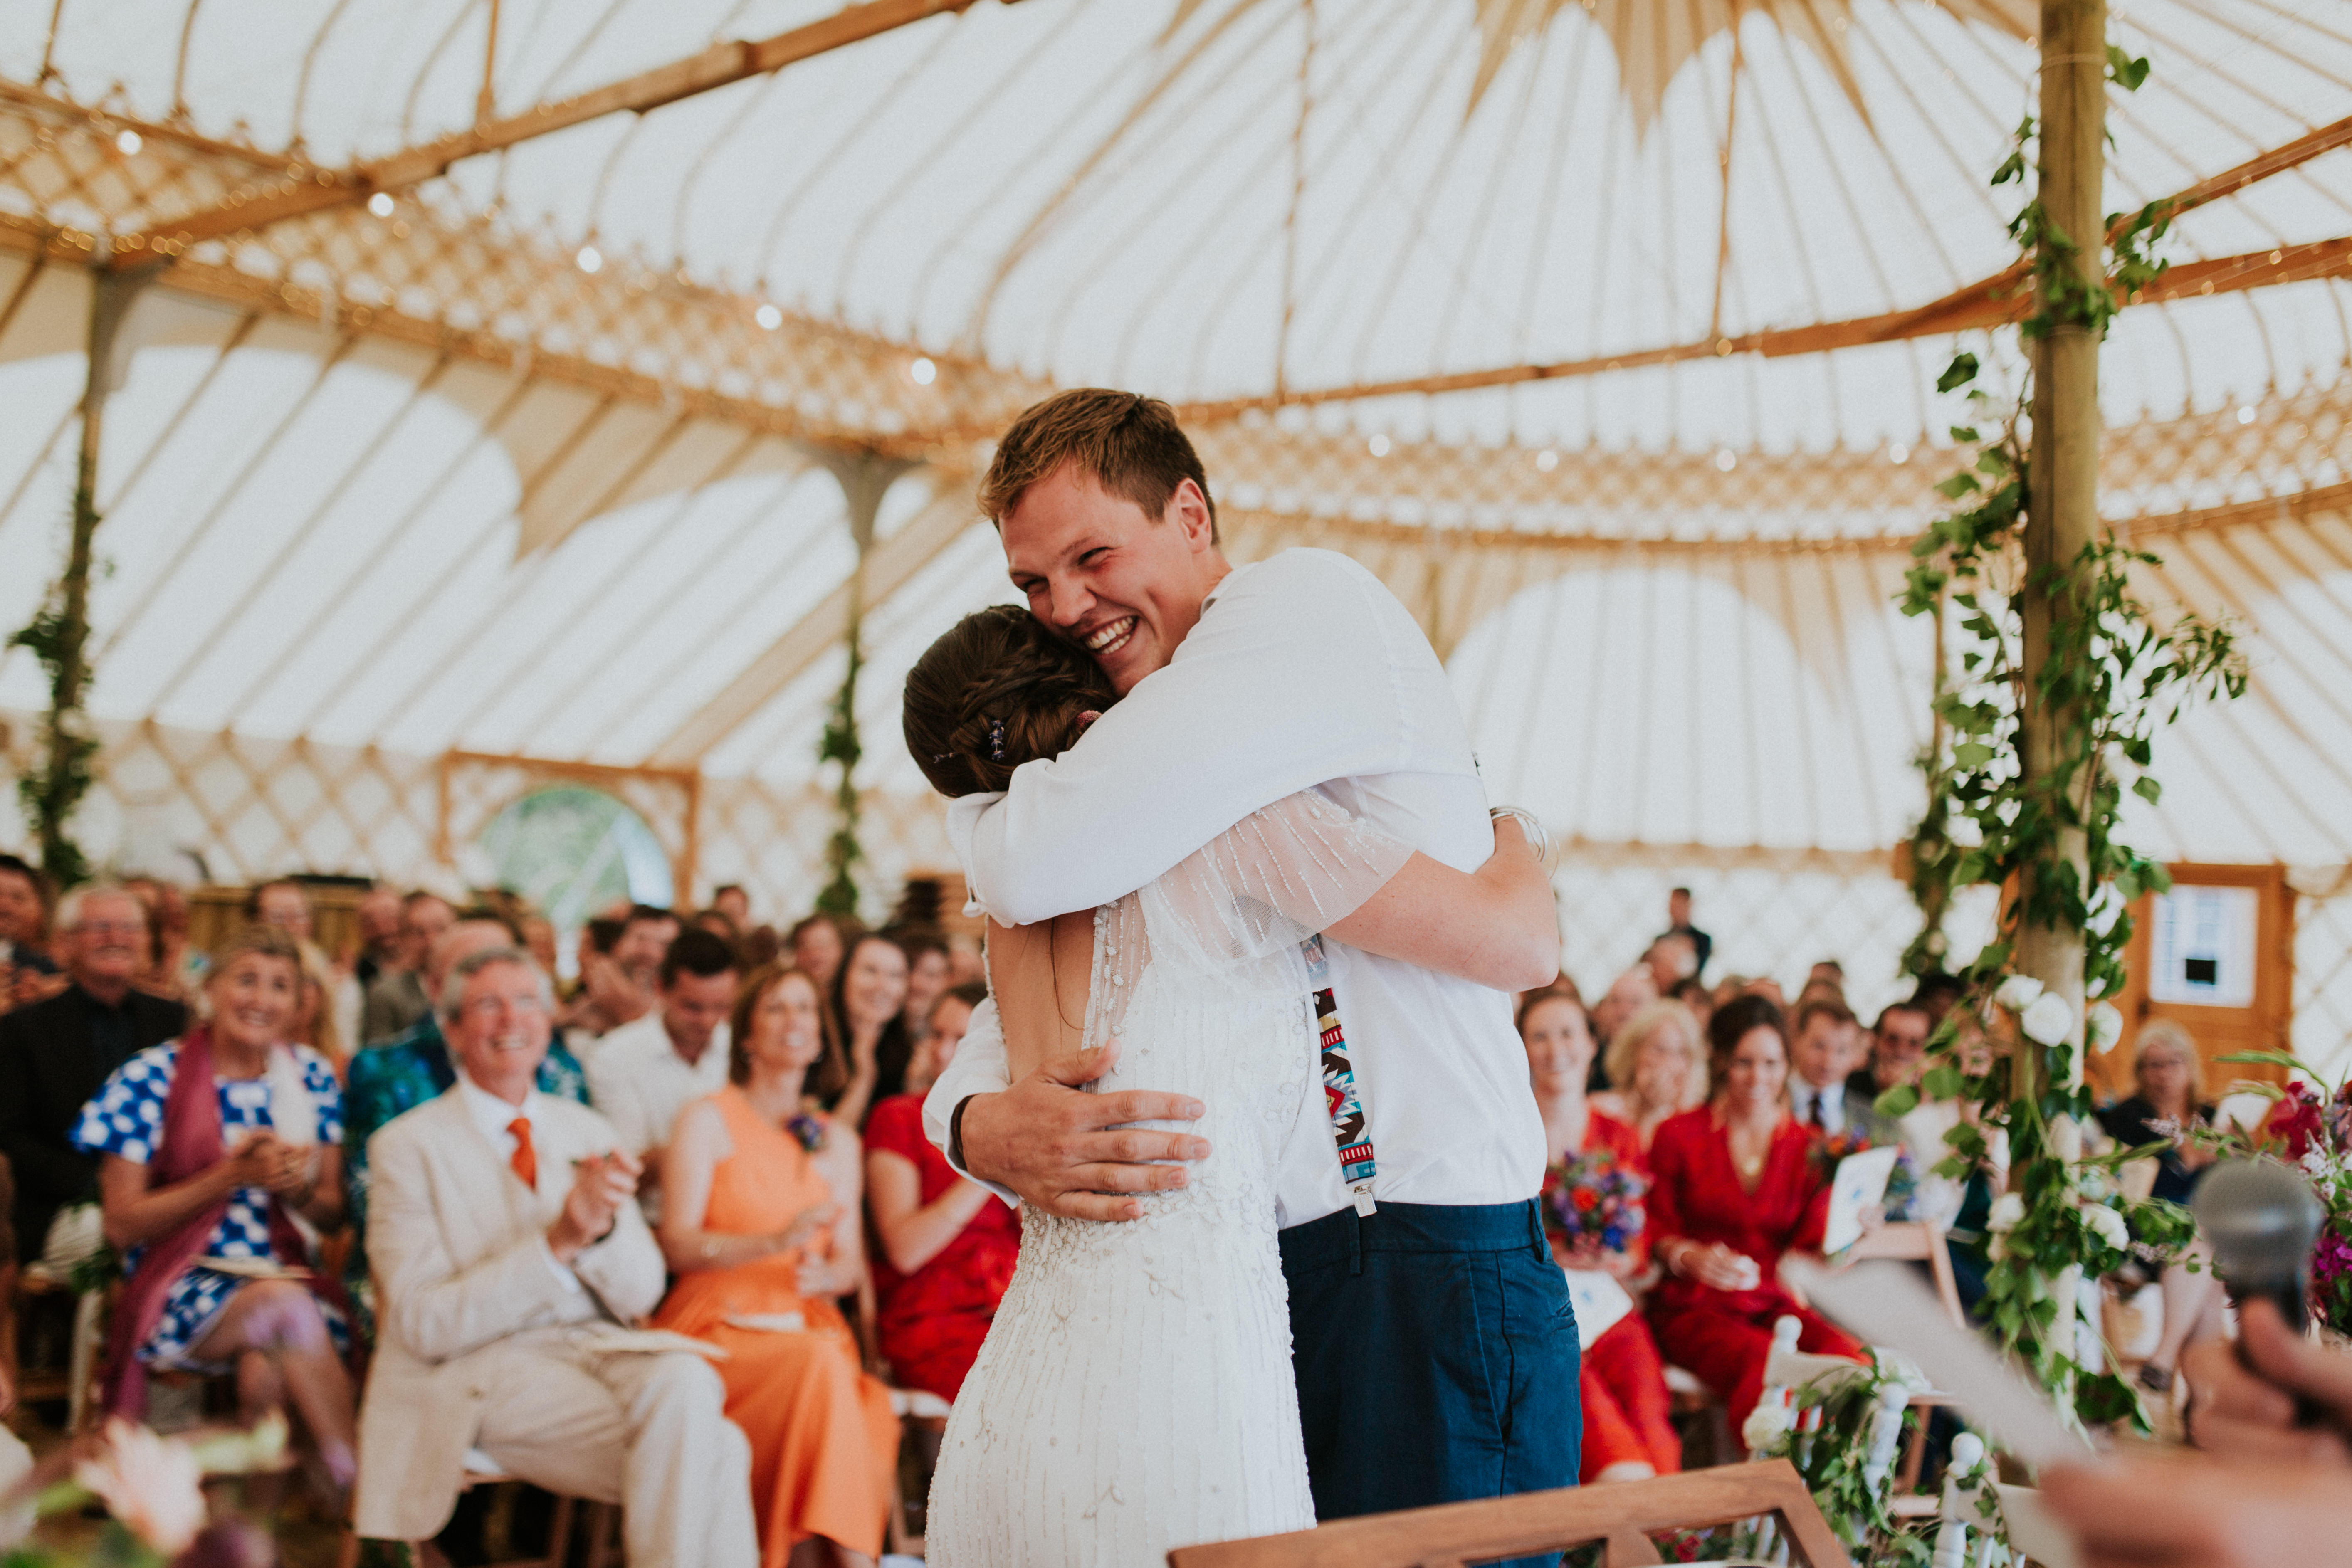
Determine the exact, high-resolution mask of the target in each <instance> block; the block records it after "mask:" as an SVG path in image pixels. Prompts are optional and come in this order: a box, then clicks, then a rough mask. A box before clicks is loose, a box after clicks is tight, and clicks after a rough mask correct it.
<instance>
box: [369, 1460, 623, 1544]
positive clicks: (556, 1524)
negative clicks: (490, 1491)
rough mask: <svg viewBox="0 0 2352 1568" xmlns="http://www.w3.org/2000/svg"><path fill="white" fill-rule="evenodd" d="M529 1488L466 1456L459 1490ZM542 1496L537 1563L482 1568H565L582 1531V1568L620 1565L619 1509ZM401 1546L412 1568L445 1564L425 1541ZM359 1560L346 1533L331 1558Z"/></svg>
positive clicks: (496, 1464) (489, 1463)
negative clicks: (550, 1506) (548, 1506)
mask: <svg viewBox="0 0 2352 1568" xmlns="http://www.w3.org/2000/svg"><path fill="white" fill-rule="evenodd" d="M529 1484H530V1483H529V1482H526V1481H523V1480H521V1479H520V1478H518V1477H514V1476H510V1475H508V1474H507V1473H506V1472H505V1470H503V1469H501V1468H499V1462H498V1461H497V1460H496V1459H493V1458H490V1457H489V1456H488V1454H485V1453H483V1452H482V1451H481V1450H480V1449H479V1448H468V1449H467V1450H466V1479H465V1481H464V1483H463V1484H462V1486H461V1487H460V1489H461V1490H464V1491H471V1490H473V1489H475V1488H476V1487H499V1486H526V1485H529ZM548 1495H549V1496H551V1497H552V1498H553V1499H554V1500H555V1507H554V1510H553V1511H552V1512H551V1513H550V1514H549V1515H548V1520H547V1550H546V1552H544V1553H542V1554H541V1555H540V1556H537V1557H512V1558H506V1559H503V1560H501V1561H499V1562H497V1563H487V1564H485V1565H484V1568H565V1564H566V1563H568V1562H569V1561H570V1560H571V1556H572V1534H573V1532H574V1531H577V1530H579V1529H581V1528H583V1526H584V1528H585V1529H586V1531H587V1538H588V1550H587V1563H586V1568H615V1565H616V1564H618V1563H621V1561H622V1558H621V1554H620V1550H619V1548H620V1533H621V1531H620V1525H621V1510H620V1505H618V1504H617V1503H609V1502H594V1501H591V1500H588V1499H586V1498H574V1497H567V1496H565V1495H564V1494H563V1493H562V1492H551V1493H549V1494H548ZM407 1544H408V1549H409V1561H410V1562H411V1563H415V1564H417V1568H427V1565H430V1564H438V1563H443V1562H444V1561H445V1560H444V1559H443V1558H442V1556H441V1553H440V1552H438V1551H437V1550H436V1549H435V1548H434V1546H433V1543H432V1542H429V1541H412V1542H408V1543H407ZM359 1560H360V1538H359V1536H358V1535H356V1534H355V1533H353V1532H352V1531H350V1530H348V1529H346V1530H345V1531H343V1539H342V1543H341V1552H340V1553H339V1555H338V1557H337V1568H357V1564H358V1563H359Z"/></svg>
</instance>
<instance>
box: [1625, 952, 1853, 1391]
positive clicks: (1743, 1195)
mask: <svg viewBox="0 0 2352 1568" xmlns="http://www.w3.org/2000/svg"><path fill="white" fill-rule="evenodd" d="M1707 1038H1708V1044H1709V1046H1710V1047H1712V1054H1713V1058H1714V1068H1715V1095H1714V1098H1713V1099H1711V1100H1709V1101H1708V1102H1707V1103H1706V1104H1705V1105H1703V1106H1700V1107H1699V1108H1698V1109H1697V1110H1686V1111H1684V1112H1683V1113H1682V1114H1681V1115H1679V1116H1675V1117H1670V1118H1668V1119H1667V1121H1665V1122H1664V1124H1663V1125H1661V1126H1660V1127H1659V1129H1658V1132H1657V1136H1656V1138H1655V1139H1654V1140H1653V1141H1652V1142H1651V1144H1650V1173H1651V1176H1652V1178H1653V1180H1654V1185H1653V1186H1652V1187H1651V1189H1650V1215H1649V1219H1650V1232H1651V1242H1650V1245H1651V1248H1652V1250H1653V1251H1654V1253H1655V1254H1656V1256H1657V1258H1658V1261H1659V1262H1660V1263H1662V1264H1664V1266H1665V1278H1664V1279H1663V1280H1661V1281H1660V1282H1659V1285H1658V1288H1657V1289H1656V1290H1655V1291H1654V1292H1653V1293H1652V1294H1651V1297H1650V1327H1651V1329H1652V1330H1653V1331H1655V1333H1656V1334H1657V1338H1658V1346H1659V1348H1660V1349H1662V1350H1663V1351H1664V1352H1665V1353H1666V1359H1667V1360H1668V1361H1671V1362H1673V1363H1675V1365H1677V1366H1683V1367H1688V1368H1689V1369H1690V1370H1691V1371H1692V1372H1693V1373H1696V1374H1697V1376H1698V1377H1699V1379H1700V1380H1701V1381H1702V1382H1704V1383H1705V1384H1706V1385H1707V1386H1708V1387H1709V1388H1712V1389H1713V1390H1715V1392H1716V1393H1717V1394H1720V1395H1721V1396H1722V1398H1723V1402H1724V1404H1725V1405H1726V1406H1727V1409H1728V1413H1729V1415H1730V1417H1731V1429H1732V1430H1733V1431H1735V1432H1737V1431H1738V1430H1739V1429H1740V1427H1741V1426H1742V1424H1744V1423H1745V1422H1746V1421H1747V1419H1748V1412H1749V1411H1751V1410H1753V1409H1755V1408H1756V1401H1757V1399H1758V1397H1759V1395H1760V1394H1762V1393H1763V1391H1764V1363H1765V1362H1766V1361H1767V1359H1769V1356H1770V1354H1771V1350H1772V1325H1773V1324H1774V1323H1775V1322H1776V1321H1779V1320H1780V1319H1781V1318H1783V1317H1793V1318H1795V1319H1796V1320H1797V1321H1799V1322H1800V1323H1801V1324H1802V1325H1803V1330H1802V1332H1801V1335H1800V1337H1799V1339H1798V1342H1797V1343H1798V1346H1799V1348H1800V1349H1802V1350H1807V1351H1815V1352H1821V1353H1822V1354H1824V1355H1844V1356H1853V1357H1854V1358H1855V1359H1856V1360H1859V1359H1861V1357H1862V1347H1861V1346H1860V1345H1859V1344H1857V1343H1855V1342H1853V1340H1852V1339H1849V1338H1848V1337H1847V1336H1846V1335H1844V1334H1843V1333H1842V1332H1840V1331H1838V1330H1836V1329H1834V1328H1832V1327H1831V1326H1830V1324H1829V1323H1828V1322H1827V1321H1825V1320H1823V1319H1822V1318H1820V1317H1817V1316H1815V1315H1814V1314H1813V1313H1812V1312H1811V1310H1808V1309H1807V1308H1806V1307H1805V1306H1804V1305H1803V1303H1801V1301H1799V1300H1797V1299H1796V1298H1795V1297H1793V1296H1791V1295H1790V1293H1789V1292H1788V1291H1787V1290H1786V1289H1783V1288H1782V1287H1781V1286H1780V1283H1779V1281H1778V1272H1779V1269H1780V1258H1781V1257H1782V1256H1783V1255H1784V1254H1786V1253H1787V1252H1788V1251H1790V1249H1791V1248H1796V1249H1799V1250H1818V1249H1819V1248H1820V1247H1821V1242H1822V1226H1824V1224H1825V1223H1826V1222H1827V1220H1828V1217H1829V1177H1828V1174H1827V1173H1825V1172H1824V1171H1823V1170H1822V1168H1821V1164H1820V1163H1819V1162H1818V1161H1817V1160H1816V1159H1815V1158H1814V1157H1813V1149H1812V1140H1811V1135H1810V1134H1809V1133H1808V1132H1807V1131H1806V1130H1805V1129H1804V1128H1802V1127H1801V1126H1799V1125H1798V1124H1797V1122H1796V1121H1795V1120H1794V1119H1793V1118H1791V1117H1790V1114H1789V1108H1788V1098H1787V1095H1786V1094H1785V1092H1784V1090H1785V1089H1786V1088H1787V1085H1788V1081H1789V1036H1788V1026H1787V1025H1786V1024H1785V1023H1784V1022H1783V1020H1782V1018H1781V1016H1780V1008H1779V1007H1777V1006H1775V1005H1773V1004H1772V1003H1771V1002H1769V1001H1768V1000H1766V999H1765V998H1763V997H1760V996H1741V997H1738V998H1735V999H1734V1000H1732V1001H1731V1002H1728V1003H1726V1004H1725V1005H1723V1006H1722V1007H1720V1008H1718V1009H1717V1011H1716V1014H1715V1016H1714V1017H1713V1018H1711V1019H1709V1020H1708V1023H1707Z"/></svg>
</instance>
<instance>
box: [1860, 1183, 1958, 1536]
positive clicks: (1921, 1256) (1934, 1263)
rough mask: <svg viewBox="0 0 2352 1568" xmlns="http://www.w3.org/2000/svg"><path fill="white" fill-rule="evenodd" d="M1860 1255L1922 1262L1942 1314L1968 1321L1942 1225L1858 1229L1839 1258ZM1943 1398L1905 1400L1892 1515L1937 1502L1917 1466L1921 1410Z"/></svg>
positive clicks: (1920, 1463)
mask: <svg viewBox="0 0 2352 1568" xmlns="http://www.w3.org/2000/svg"><path fill="white" fill-rule="evenodd" d="M1865 1258H1887V1259H1891V1260H1892V1261H1895V1262H1897V1263H1924V1264H1926V1265H1927V1273H1928V1275H1929V1276H1930V1277H1931V1278H1932V1279H1934V1280H1935V1282H1936V1297H1937V1300H1940V1301H1942V1302H1943V1303H1944V1311H1945V1312H1946V1314H1947V1315H1948V1316H1949V1317H1950V1318H1951V1320H1952V1321H1953V1323H1954V1324H1955V1325H1956V1326H1958V1327H1959V1328H1963V1329H1964V1328H1967V1327H1968V1326H1969V1314H1968V1311H1967V1310H1966V1309H1965V1308H1963V1307H1962V1306H1961V1305H1960V1284H1959V1279H1958V1276H1956V1275H1955V1274H1953V1272H1952V1254H1951V1249H1950V1248H1949V1247H1948V1246H1946V1245H1945V1240H1944V1228H1943V1226H1939V1225H1937V1224H1936V1223H1935V1222H1934V1221H1932V1220H1902V1221H1897V1222H1894V1223H1891V1224H1887V1225H1882V1226H1878V1227H1877V1228H1876V1229H1874V1230H1872V1231H1868V1232H1866V1233H1864V1236H1863V1238H1862V1239H1861V1240H1860V1241H1857V1242H1855V1243H1854V1244H1853V1246H1852V1247H1848V1248H1847V1249H1846V1252H1845V1255H1844V1259H1843V1260H1844V1261H1845V1262H1847V1263H1859V1262H1862V1261H1863V1260H1864V1259H1865ZM1943 1404H1944V1401H1943V1400H1941V1399H1937V1398H1935V1397H1933V1396H1932V1395H1924V1394H1923V1395H1919V1396H1916V1397H1915V1398H1914V1399H1913V1400H1912V1401H1911V1406H1912V1408H1913V1409H1915V1410H1917V1411H1918V1412H1919V1413H1920V1415H1919V1422H1918V1425H1917V1426H1914V1427H1913V1428H1912V1429H1911V1436H1910V1439H1909V1440H1908V1441H1907V1442H1906V1444H1905V1445H1904V1449H1903V1465H1902V1468H1900V1469H1898V1470H1896V1471H1895V1502H1894V1510H1895V1513H1897V1514H1898V1515H1904V1516H1910V1517H1919V1518H1925V1517H1926V1516H1927V1515H1929V1514H1932V1513H1934V1512H1935V1511H1936V1510H1937V1506H1938V1500H1937V1499H1936V1498H1934V1497H1931V1496H1929V1495H1927V1494H1926V1493H1924V1492H1922V1491H1920V1489H1919V1472H1920V1471H1921V1469H1922V1468H1925V1466H1926V1464H1927V1412H1928V1411H1929V1410H1931V1409H1936V1408H1938V1407H1940V1406H1941V1405H1943Z"/></svg>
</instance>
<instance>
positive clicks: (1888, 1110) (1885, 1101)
mask: <svg viewBox="0 0 2352 1568" xmlns="http://www.w3.org/2000/svg"><path fill="white" fill-rule="evenodd" d="M1918 1104H1919V1089H1918V1086H1917V1085H1916V1084H1908V1083H1902V1084H1897V1085H1895V1087H1894V1088H1893V1089H1888V1090H1887V1091H1886V1092H1885V1094H1882V1095H1880V1096H1879V1097H1878V1099H1877V1100H1876V1101H1875V1102H1874V1104H1873V1105H1872V1106H1871V1109H1872V1110H1875V1111H1877V1112H1878V1114H1879V1115H1881V1116H1884V1117H1886V1118H1888V1119H1889V1120H1893V1119H1895V1118H1897V1117H1904V1116H1908V1115H1910V1114H1911V1112H1912V1111H1913V1110H1916V1109H1917V1107H1918Z"/></svg>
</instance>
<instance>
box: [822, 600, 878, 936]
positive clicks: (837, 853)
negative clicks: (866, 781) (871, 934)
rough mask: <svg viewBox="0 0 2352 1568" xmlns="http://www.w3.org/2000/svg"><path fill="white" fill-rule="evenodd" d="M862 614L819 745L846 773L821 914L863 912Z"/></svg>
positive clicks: (836, 794) (838, 786) (829, 843)
mask: <svg viewBox="0 0 2352 1568" xmlns="http://www.w3.org/2000/svg"><path fill="white" fill-rule="evenodd" d="M863 620H864V616H861V615H860V614H859V613H858V611H857V609H856V606H855V605H853V606H852V607H851V609H850V613H849V631H848V635H847V636H846V637H844V638H843V643H844V646H845V651H846V652H847V653H848V655H849V668H848V669H847V670H846V671H845V672H844V674H843V675H842V678H841V689H840V690H839V691H838V692H836V693H835V695H834V699H833V711H832V713H831V714H829V715H828V716H827V717H826V719H825V721H824V735H823V736H821V737H820V738H819V739H818V741H817V743H816V760H817V763H818V765H819V766H823V765H824V763H840V764H841V777H840V779H839V781H838V782H837V783H835V785H834V791H833V807H834V829H833V836H832V837H829V838H827V839H826V840H825V841H824V864H825V868H826V869H827V870H829V871H831V872H832V873H833V876H832V878H831V879H829V880H828V881H827V882H826V883H825V885H824V889H823V890H822V891H820V892H819V893H818V894H817V896H816V907H817V910H818V912H819V913H821V914H828V915H845V916H855V915H856V913H857V879H856V875H855V874H854V868H856V866H857V864H858V863H859V862H860V861H862V860H864V859H865V858H866V847H865V846H864V845H862V844H860V843H859V842H858V841H857V818H858V815H859V809H860V803H859V801H858V798H857V783H856V772H857V761H858V759H859V758H860V757H862V756H864V755H865V754H866V753H865V748H864V746H863V745H862V744H861V743H860V742H859V741H858V738H857V672H858V670H859V669H860V668H863V667H864V665H865V662H866V656H865V646H864V640H863V637H862V632H863V626H862V622H863Z"/></svg>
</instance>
